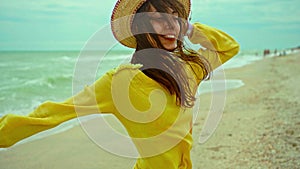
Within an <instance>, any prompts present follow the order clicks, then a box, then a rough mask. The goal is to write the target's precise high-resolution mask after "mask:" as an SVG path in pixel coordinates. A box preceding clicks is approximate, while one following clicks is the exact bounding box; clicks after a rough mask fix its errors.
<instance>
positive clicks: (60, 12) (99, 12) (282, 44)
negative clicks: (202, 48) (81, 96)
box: [0, 0, 300, 51]
mask: <svg viewBox="0 0 300 169" xmlns="http://www.w3.org/2000/svg"><path fill="white" fill-rule="evenodd" d="M115 2H116V0H110V1H105V0H86V1H82V0H61V1H58V0H43V1H41V0H0V50H2V51H4V50H81V49H82V48H83V47H84V45H85V44H86V42H87V41H88V40H89V39H90V38H91V37H92V36H93V35H94V34H95V33H96V32H97V31H99V30H101V29H103V28H108V27H109V22H110V16H111V11H112V9H113V7H114V4H115ZM299 6H300V1H299V0H192V14H191V18H192V22H200V23H203V24H207V25H210V26H213V27H216V28H218V29H221V30H223V31H224V32H227V33H228V34H230V35H231V36H233V37H234V38H235V39H236V40H237V41H238V42H239V43H240V46H241V49H244V50H248V49H266V48H269V49H275V48H277V49H284V48H290V47H296V46H300V17H299V16H300V10H299V9H298V8H299ZM103 42H105V38H104V39H103ZM120 49H126V48H122V47H120Z"/></svg>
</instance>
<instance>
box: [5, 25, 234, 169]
mask: <svg viewBox="0 0 300 169" xmlns="http://www.w3.org/2000/svg"><path fill="white" fill-rule="evenodd" d="M190 41H191V42H192V43H195V44H200V45H201V46H202V47H204V48H205V49H203V48H202V49H200V50H199V53H200V54H202V55H203V56H205V57H206V58H207V59H208V60H209V62H210V64H211V65H212V67H213V69H215V68H216V67H218V66H219V65H221V64H223V63H224V62H226V61H227V60H229V59H230V58H232V57H233V56H234V55H236V54H237V53H238V51H239V45H238V43H237V42H236V41H235V40H234V39H233V38H231V37H230V36H228V35H227V34H226V33H224V32H222V31H220V30H217V29H215V28H212V27H209V26H207V25H204V24H200V23H195V24H194V30H193V34H192V35H191V37H190ZM141 66H142V65H138V64H137V65H133V64H128V65H121V66H119V67H118V68H116V69H113V70H111V71H109V72H107V73H106V74H105V75H104V76H102V77H101V78H100V79H98V80H97V81H96V82H95V83H94V84H93V85H91V86H87V87H85V89H84V90H83V91H81V92H80V93H78V94H77V95H75V96H73V97H71V98H69V99H67V100H66V101H64V102H61V103H56V102H50V101H48V102H45V103H43V104H41V105H40V106H39V107H38V108H37V109H35V110H34V111H33V112H31V113H30V114H28V115H27V116H20V115H14V114H7V115H5V116H3V117H1V118H0V147H9V146H11V145H13V144H15V143H16V142H18V141H20V140H22V139H24V138H26V137H29V136H31V135H34V134H36V133H38V132H40V131H44V130H47V129H50V128H53V127H55V126H57V125H59V124H61V123H63V122H65V121H67V120H70V119H73V118H76V117H77V116H85V115H89V114H97V113H111V114H113V115H114V116H116V117H117V118H118V119H119V121H120V122H121V123H122V124H123V125H124V127H125V128H126V130H127V132H128V134H129V135H130V137H131V138H132V141H133V143H134V144H135V146H136V148H137V150H138V152H139V154H140V158H139V159H138V160H137V162H136V165H135V167H134V168H135V169H161V168H163V169H164V168H168V169H191V168H192V162H191V160H190V149H191V147H192V143H193V140H192V133H191V121H192V112H191V109H190V108H182V107H180V106H177V105H176V97H175V95H170V94H169V92H168V91H167V90H166V89H164V88H163V87H162V86H161V85H160V84H159V83H157V82H156V81H154V80H152V79H151V78H149V77H148V76H146V75H145V74H144V73H143V72H142V71H140V70H139V68H140V67H141ZM192 66H193V69H194V70H196V73H198V76H200V77H201V75H202V70H200V68H198V67H197V66H196V65H193V64H192ZM197 70H198V71H197ZM187 71H188V72H189V74H190V77H191V79H192V80H191V81H190V82H191V83H190V85H191V86H192V88H196V87H197V86H198V85H199V83H200V81H199V79H198V80H197V79H196V80H193V78H192V77H195V76H194V75H193V73H192V72H191V70H189V68H188V67H187ZM191 74H192V75H191ZM195 81H196V82H195Z"/></svg>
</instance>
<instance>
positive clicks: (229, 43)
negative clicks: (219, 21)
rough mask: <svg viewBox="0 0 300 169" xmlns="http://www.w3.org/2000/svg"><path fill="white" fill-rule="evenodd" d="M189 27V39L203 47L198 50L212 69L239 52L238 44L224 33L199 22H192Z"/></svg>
mask: <svg viewBox="0 0 300 169" xmlns="http://www.w3.org/2000/svg"><path fill="white" fill-rule="evenodd" d="M191 28H192V30H190V34H189V35H188V37H189V39H190V41H191V42H192V43H194V44H200V45H201V46H202V47H204V48H205V49H203V48H201V49H200V50H199V51H198V52H199V53H200V54H201V55H203V56H204V57H206V59H208V61H209V62H210V64H211V66H212V68H213V69H215V68H217V67H219V66H220V65H221V64H224V63H225V62H226V61H228V60H229V59H230V58H232V57H233V56H234V55H236V54H237V53H238V52H239V44H238V43H237V42H236V41H235V40H234V39H233V38H232V37H231V36H229V35H227V34H226V33H224V32H222V31H220V30H218V29H216V28H213V27H210V26H207V25H204V24H200V23H194V24H193V25H192V27H191Z"/></svg>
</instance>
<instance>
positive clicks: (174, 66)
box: [131, 0, 211, 107]
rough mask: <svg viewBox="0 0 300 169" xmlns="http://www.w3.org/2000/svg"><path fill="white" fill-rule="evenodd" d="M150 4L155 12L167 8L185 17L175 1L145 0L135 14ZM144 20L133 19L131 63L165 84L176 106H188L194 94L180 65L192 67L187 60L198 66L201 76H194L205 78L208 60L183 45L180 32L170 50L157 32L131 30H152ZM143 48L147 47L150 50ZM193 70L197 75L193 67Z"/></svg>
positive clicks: (145, 9) (147, 8) (144, 9)
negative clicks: (133, 42)
mask: <svg viewBox="0 0 300 169" xmlns="http://www.w3.org/2000/svg"><path fill="white" fill-rule="evenodd" d="M151 5H152V6H153V7H154V8H155V9H156V10H157V12H161V13H167V12H168V11H167V9H170V8H171V9H172V10H174V11H176V12H177V13H178V17H179V18H187V17H188V14H187V12H186V11H185V10H184V7H183V5H182V4H181V3H180V2H178V1H177V0H148V1H146V2H145V3H144V4H143V5H142V6H141V7H140V8H139V10H138V11H137V14H140V13H143V12H148V11H149V10H150V7H151ZM145 19H147V18H145ZM145 19H141V18H139V19H136V18H134V19H133V23H132V32H133V34H135V35H134V36H135V38H136V41H137V47H136V51H135V53H134V54H133V57H132V60H131V63H134V64H136V63H140V64H142V65H143V67H142V68H141V70H142V71H143V73H144V74H146V75H147V76H148V77H150V78H152V79H153V80H155V81H156V82H158V83H159V84H160V85H162V86H163V87H165V88H166V89H167V90H168V91H169V92H170V94H175V95H176V104H177V105H181V106H184V107H192V106H193V105H194V101H195V93H194V91H193V89H191V88H190V85H189V83H188V76H187V72H186V71H185V69H186V68H185V67H184V64H188V65H189V66H190V67H191V69H192V70H193V67H192V66H191V65H190V62H192V63H195V64H196V65H197V66H199V68H200V69H199V70H202V71H203V72H202V75H203V76H202V77H198V78H199V79H200V80H203V79H208V77H209V73H210V72H211V66H210V64H209V62H208V61H207V60H206V59H205V58H204V57H203V56H201V55H200V54H199V53H197V52H195V51H194V50H191V49H187V48H185V46H184V45H183V42H182V39H183V33H182V32H181V33H180V35H179V37H178V39H179V40H178V41H177V48H176V49H175V50H174V51H171V52H170V51H167V50H166V49H165V48H164V47H163V45H162V44H161V43H160V41H159V39H158V35H157V34H155V33H140V34H138V33H135V32H136V29H147V30H149V29H153V28H152V25H151V23H150V22H147V20H145ZM183 20H184V19H183ZM183 20H182V22H181V21H179V23H180V28H181V29H180V30H181V31H182V30H183V29H184V25H183V24H182V23H183ZM137 32H138V31H137ZM150 32H154V30H150ZM145 49H151V51H150V50H145ZM149 51H150V52H149ZM193 72H194V74H195V75H197V74H196V72H195V71H194V70H193Z"/></svg>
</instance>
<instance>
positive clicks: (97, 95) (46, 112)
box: [0, 73, 115, 148]
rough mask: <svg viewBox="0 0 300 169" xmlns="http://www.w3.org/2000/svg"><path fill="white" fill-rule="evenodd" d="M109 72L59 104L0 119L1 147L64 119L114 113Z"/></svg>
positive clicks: (47, 105) (53, 103) (49, 103)
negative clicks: (25, 114)
mask: <svg viewBox="0 0 300 169" xmlns="http://www.w3.org/2000/svg"><path fill="white" fill-rule="evenodd" d="M111 77H112V74H111V73H107V74H105V75H104V76H102V77H101V78H100V79H99V80H97V81H96V82H95V83H94V84H93V85H91V86H87V87H85V89H84V90H83V91H81V92H80V93H78V94H77V95H75V96H73V97H71V98H69V99H67V100H66V101H64V102H61V103H55V102H50V101H48V102H45V103H43V104H41V105H40V106H39V107H37V108H36V109H35V110H34V111H33V112H31V113H30V114H28V115H27V116H21V115H14V114H8V115H5V116H3V117H1V118H0V148H3V147H9V146H12V145H13V144H15V143H17V142H18V141H20V140H22V139H24V138H27V137H29V136H31V135H34V134H36V133H38V132H41V131H44V130H47V129H50V128H53V127H55V126H57V125H59V124H61V123H63V122H65V121H67V120H70V119H73V118H76V117H78V116H84V115H89V114H96V113H100V112H101V113H113V112H114V111H115V108H114V105H113V102H112V99H111Z"/></svg>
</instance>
